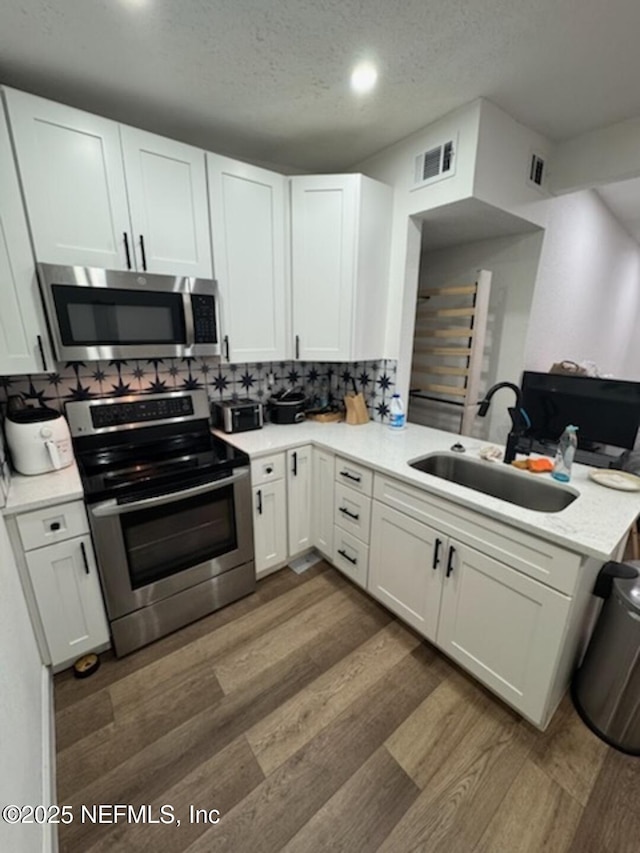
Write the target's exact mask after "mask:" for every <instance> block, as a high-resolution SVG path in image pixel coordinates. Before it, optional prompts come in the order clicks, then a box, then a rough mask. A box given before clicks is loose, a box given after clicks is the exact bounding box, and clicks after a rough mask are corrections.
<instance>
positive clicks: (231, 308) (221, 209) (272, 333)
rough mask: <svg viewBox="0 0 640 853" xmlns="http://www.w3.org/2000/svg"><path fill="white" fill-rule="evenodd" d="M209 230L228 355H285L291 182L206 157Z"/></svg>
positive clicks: (272, 357)
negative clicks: (287, 189)
mask: <svg viewBox="0 0 640 853" xmlns="http://www.w3.org/2000/svg"><path fill="white" fill-rule="evenodd" d="M207 172H208V177H209V199H210V203H211V230H212V240H213V255H214V258H215V268H216V278H217V280H218V284H219V287H220V299H221V304H222V315H223V329H224V332H225V335H226V337H227V338H228V341H227V345H228V346H227V349H228V355H227V353H225V355H227V357H228V359H229V361H232V362H240V361H247V362H255V361H257V362H261V361H280V360H281V359H284V358H286V357H287V352H286V349H287V346H286V342H287V338H286V335H287V318H286V276H285V268H286V267H285V251H286V237H285V217H286V209H285V199H286V194H285V187H286V180H287V179H286V178H285V177H284V176H283V175H278V174H276V173H275V172H269V171H267V170H266V169H259V168H257V167H256V166H249V165H247V164H246V163H239V162H238V161H236V160H230V159H229V158H227V157H220V156H218V155H217V154H207Z"/></svg>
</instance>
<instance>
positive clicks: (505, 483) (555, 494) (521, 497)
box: [409, 453, 577, 512]
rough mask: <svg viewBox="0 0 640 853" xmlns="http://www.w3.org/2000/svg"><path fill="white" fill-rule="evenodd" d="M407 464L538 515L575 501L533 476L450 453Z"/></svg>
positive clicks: (564, 490)
mask: <svg viewBox="0 0 640 853" xmlns="http://www.w3.org/2000/svg"><path fill="white" fill-rule="evenodd" d="M409 465H410V466H411V467H412V468H416V469H417V470H418V471H424V473H425V474H432V475H433V476H434V477H440V478H441V479H443V480H449V481H451V482H452V483H457V484H458V485H459V486H466V487H467V488H468V489H473V490H474V491H476V492H482V493H483V494H485V495H491V496H492V497H494V498H500V500H503V501H507V502H508V503H512V504H517V505H518V506H521V507H525V508H526V509H533V510H537V511H538V512H560V510H562V509H564V508H565V507H567V506H569V504H570V503H573V501H575V499H576V498H577V495H576V494H575V493H574V492H572V491H570V490H569V489H567V488H565V487H563V486H560V485H557V484H556V483H550V482H549V481H548V480H539V479H537V475H536V474H526V473H524V472H520V471H514V470H513V469H512V468H509V467H508V466H507V465H503V464H499V463H492V462H484V461H482V460H478V459H468V458H467V457H465V456H456V455H455V454H453V453H432V454H430V455H429V456H422V457H421V458H420V459H414V460H413V461H412V462H409Z"/></svg>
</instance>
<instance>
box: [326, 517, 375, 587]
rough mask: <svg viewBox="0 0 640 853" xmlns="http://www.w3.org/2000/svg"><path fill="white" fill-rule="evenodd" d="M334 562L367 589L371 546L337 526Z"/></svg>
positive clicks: (334, 542) (337, 567)
mask: <svg viewBox="0 0 640 853" xmlns="http://www.w3.org/2000/svg"><path fill="white" fill-rule="evenodd" d="M332 563H333V565H334V566H335V567H336V569H340V571H341V572H342V573H343V574H345V575H346V576H347V577H348V578H351V580H352V581H354V582H355V583H357V584H358V585H359V586H361V587H363V589H366V587H367V573H368V568H369V548H368V546H367V545H365V544H364V542H362V541H361V540H360V539H358V538H357V537H355V536H352V534H351V533H349V532H347V531H346V530H343V529H342V528H341V527H338V525H336V526H335V530H334V540H333V558H332Z"/></svg>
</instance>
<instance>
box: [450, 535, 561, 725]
mask: <svg viewBox="0 0 640 853" xmlns="http://www.w3.org/2000/svg"><path fill="white" fill-rule="evenodd" d="M447 571H448V572H449V576H448V577H447ZM438 573H439V574H440V576H441V577H443V578H444V580H443V592H442V606H441V609H440V622H439V625H438V634H437V643H438V645H439V646H440V647H441V648H442V650H443V651H444V652H446V653H447V654H448V655H449V656H450V657H452V658H453V659H454V660H456V661H458V663H460V664H462V666H464V668H465V669H467V670H468V671H469V672H470V673H471V674H472V675H475V676H476V677H477V678H478V679H479V680H480V681H482V682H483V683H484V684H486V685H487V687H489V688H490V689H491V690H493V691H494V692H495V693H497V694H498V695H499V696H502V697H503V698H504V699H506V700H507V701H508V702H509V703H510V704H511V705H513V706H514V707H515V708H517V709H518V710H519V711H521V712H522V713H523V714H525V715H526V716H527V717H529V718H530V719H533V720H540V719H541V718H542V715H543V712H544V705H545V699H546V695H547V689H548V685H549V683H550V681H551V679H552V677H553V673H554V669H555V666H556V663H557V660H558V656H559V652H560V647H561V642H562V639H563V636H564V632H565V626H566V621H567V616H568V614H569V608H570V605H571V599H570V598H569V597H568V596H566V595H563V594H562V593H560V592H557V591H556V590H554V589H550V588H549V587H547V586H544V584H541V583H538V581H535V580H533V579H532V578H530V577H527V576H526V575H524V574H522V573H521V572H518V571H515V570H514V569H511V568H510V567H509V566H506V565H505V564H504V563H501V562H499V561H498V560H494V559H493V558H491V557H487V556H486V555H485V554H481V553H480V552H479V551H476V550H475V549H474V548H469V547H468V546H467V545H464V544H462V543H460V542H457V541H456V540H454V539H450V540H449V542H448V544H447V558H446V563H445V568H444V572H442V571H439V572H438Z"/></svg>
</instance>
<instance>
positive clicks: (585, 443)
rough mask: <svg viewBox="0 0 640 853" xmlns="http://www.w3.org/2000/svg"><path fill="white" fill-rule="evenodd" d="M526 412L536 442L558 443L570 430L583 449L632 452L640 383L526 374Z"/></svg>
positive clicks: (639, 414)
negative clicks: (575, 431)
mask: <svg viewBox="0 0 640 853" xmlns="http://www.w3.org/2000/svg"><path fill="white" fill-rule="evenodd" d="M522 406H523V408H524V410H525V411H526V413H527V414H528V415H529V418H530V419H531V430H530V434H531V435H532V436H533V438H535V439H537V440H539V441H542V442H545V441H557V440H558V439H559V438H560V436H561V435H562V432H563V430H564V428H565V427H566V426H567V425H568V424H575V425H576V426H577V427H578V447H581V448H583V449H584V450H590V449H593V448H594V447H597V446H598V445H604V444H607V445H612V446H613V447H624V448H632V447H633V446H634V444H635V441H636V435H637V432H638V426H639V424H640V382H625V381H623V380H619V379H596V378H593V377H590V376H569V375H565V374H555V373H533V372H531V371H525V372H524V373H523V374H522Z"/></svg>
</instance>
